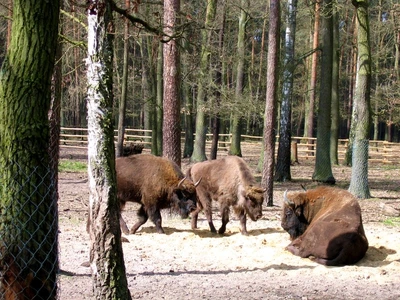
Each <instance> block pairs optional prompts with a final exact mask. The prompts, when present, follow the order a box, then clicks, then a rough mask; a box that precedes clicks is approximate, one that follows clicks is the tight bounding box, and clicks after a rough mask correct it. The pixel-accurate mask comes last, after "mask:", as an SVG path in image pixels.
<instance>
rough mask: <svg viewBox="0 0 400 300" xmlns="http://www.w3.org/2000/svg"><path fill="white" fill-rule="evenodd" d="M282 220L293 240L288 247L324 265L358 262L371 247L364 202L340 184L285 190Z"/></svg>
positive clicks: (291, 250)
mask: <svg viewBox="0 0 400 300" xmlns="http://www.w3.org/2000/svg"><path fill="white" fill-rule="evenodd" d="M281 222H282V223H281V225H282V228H283V229H284V230H286V231H287V232H288V233H289V235H290V239H291V240H292V242H291V243H290V244H289V246H287V247H286V249H287V250H289V251H290V252H292V253H293V254H294V255H298V256H300V257H310V256H312V257H314V258H313V260H314V261H316V262H317V263H320V264H323V265H327V266H341V265H350V264H355V263H356V262H358V261H359V260H360V259H361V258H363V257H364V255H365V253H366V252H367V249H368V240H367V238H366V236H365V232H364V227H363V224H362V218H361V208H360V205H359V203H358V201H357V199H356V198H355V197H354V196H353V195H352V194H350V193H349V192H348V191H345V190H342V189H339V188H334V187H319V188H316V189H312V190H308V191H305V192H296V193H290V194H289V195H287V192H285V195H284V204H283V210H282V219H281Z"/></svg>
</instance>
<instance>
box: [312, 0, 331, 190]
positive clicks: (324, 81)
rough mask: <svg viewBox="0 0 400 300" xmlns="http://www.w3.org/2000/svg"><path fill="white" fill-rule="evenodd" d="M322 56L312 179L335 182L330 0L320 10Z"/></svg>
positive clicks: (324, 2)
mask: <svg viewBox="0 0 400 300" xmlns="http://www.w3.org/2000/svg"><path fill="white" fill-rule="evenodd" d="M321 33H322V36H323V39H322V46H321V49H322V57H321V72H320V74H321V87H320V93H319V106H318V124H317V126H318V130H317V152H316V157H315V168H314V174H313V176H312V179H313V180H315V181H319V182H324V183H330V184H334V183H335V178H334V177H333V174H332V166H331V159H330V153H329V151H330V131H331V105H332V58H333V48H332V43H333V23H332V0H324V1H323V5H322V12H321Z"/></svg>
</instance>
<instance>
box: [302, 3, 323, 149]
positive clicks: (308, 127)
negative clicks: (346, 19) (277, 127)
mask: <svg viewBox="0 0 400 300" xmlns="http://www.w3.org/2000/svg"><path fill="white" fill-rule="evenodd" d="M320 9H321V4H320V1H316V2H315V15H314V18H315V19H314V33H313V47H312V50H313V51H314V52H313V54H312V56H311V76H310V89H309V90H310V98H309V102H308V105H307V108H306V114H305V122H304V125H305V126H304V133H305V136H306V137H313V136H314V106H315V95H316V92H317V67H318V53H319V52H318V51H317V48H318V41H319V40H318V37H319V23H320ZM312 143H313V141H312V140H309V144H312ZM311 149H312V146H311V147H310V149H309V150H311Z"/></svg>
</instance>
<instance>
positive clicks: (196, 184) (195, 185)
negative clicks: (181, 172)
mask: <svg viewBox="0 0 400 300" xmlns="http://www.w3.org/2000/svg"><path fill="white" fill-rule="evenodd" d="M202 178H203V177H200V179H199V180H197V182H196V183H195V184H194V187H197V186H198V185H199V183H200V181H201V179H202Z"/></svg>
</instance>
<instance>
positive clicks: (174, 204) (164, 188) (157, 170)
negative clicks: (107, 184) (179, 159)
mask: <svg viewBox="0 0 400 300" xmlns="http://www.w3.org/2000/svg"><path fill="white" fill-rule="evenodd" d="M116 172H117V197H118V199H119V200H120V201H121V208H123V207H124V205H125V203H126V202H128V201H131V202H137V203H140V204H141V206H140V209H139V211H138V216H139V221H138V222H137V223H136V224H135V225H134V226H133V227H132V228H131V230H130V233H135V232H136V231H137V230H138V229H139V227H140V226H141V225H143V224H144V223H146V221H147V220H148V218H150V220H151V221H152V222H153V223H154V224H155V225H156V229H157V232H159V233H164V230H163V229H162V227H161V212H160V210H161V209H164V208H171V209H172V210H173V211H176V212H178V213H179V214H180V215H181V217H182V218H187V217H188V216H189V213H190V212H191V211H192V210H194V209H195V208H196V187H195V185H194V184H193V182H192V181H191V180H189V179H187V178H185V176H184V175H183V173H182V171H181V170H180V168H179V167H178V165H176V164H175V163H174V162H173V161H171V160H169V159H166V158H161V157H157V156H154V155H151V154H138V155H132V156H128V157H120V158H117V159H116ZM120 223H121V229H122V231H123V232H124V233H128V232H129V230H128V227H127V226H126V223H125V222H124V220H123V219H122V216H121V218H120Z"/></svg>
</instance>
